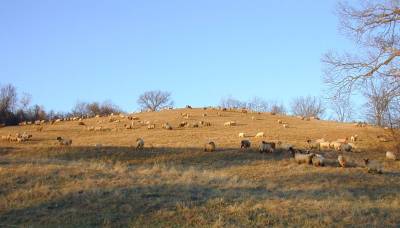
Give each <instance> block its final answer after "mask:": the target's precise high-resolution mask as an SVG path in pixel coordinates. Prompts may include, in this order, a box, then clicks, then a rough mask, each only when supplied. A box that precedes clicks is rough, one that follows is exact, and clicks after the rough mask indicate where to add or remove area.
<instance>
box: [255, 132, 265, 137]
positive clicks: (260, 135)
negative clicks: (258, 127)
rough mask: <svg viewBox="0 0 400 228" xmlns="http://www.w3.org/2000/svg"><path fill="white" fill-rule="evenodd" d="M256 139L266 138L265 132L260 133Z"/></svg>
mask: <svg viewBox="0 0 400 228" xmlns="http://www.w3.org/2000/svg"><path fill="white" fill-rule="evenodd" d="M255 137H256V138H264V137H265V134H264V132H258V133H257V134H256V136H255Z"/></svg>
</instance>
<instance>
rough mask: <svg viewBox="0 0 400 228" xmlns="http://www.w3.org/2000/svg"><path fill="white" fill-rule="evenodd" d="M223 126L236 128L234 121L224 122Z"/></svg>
mask: <svg viewBox="0 0 400 228" xmlns="http://www.w3.org/2000/svg"><path fill="white" fill-rule="evenodd" d="M224 126H236V122H235V121H229V122H225V123H224Z"/></svg>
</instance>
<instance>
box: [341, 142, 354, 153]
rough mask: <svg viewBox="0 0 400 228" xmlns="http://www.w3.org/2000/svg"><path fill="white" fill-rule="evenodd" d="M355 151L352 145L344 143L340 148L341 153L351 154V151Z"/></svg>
mask: <svg viewBox="0 0 400 228" xmlns="http://www.w3.org/2000/svg"><path fill="white" fill-rule="evenodd" d="M352 149H353V147H352V146H351V144H349V143H344V144H342V145H341V146H340V150H341V151H345V152H351V150H352Z"/></svg>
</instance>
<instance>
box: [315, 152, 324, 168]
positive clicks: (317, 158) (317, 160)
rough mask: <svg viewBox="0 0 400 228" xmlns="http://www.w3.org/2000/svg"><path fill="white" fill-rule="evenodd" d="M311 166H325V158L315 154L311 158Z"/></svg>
mask: <svg viewBox="0 0 400 228" xmlns="http://www.w3.org/2000/svg"><path fill="white" fill-rule="evenodd" d="M312 164H313V165H314V166H325V158H324V156H322V155H320V154H316V155H315V156H313V157H312Z"/></svg>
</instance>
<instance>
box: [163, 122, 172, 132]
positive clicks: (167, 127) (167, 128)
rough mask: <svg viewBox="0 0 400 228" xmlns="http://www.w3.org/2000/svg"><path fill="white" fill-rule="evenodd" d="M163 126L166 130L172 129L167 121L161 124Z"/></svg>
mask: <svg viewBox="0 0 400 228" xmlns="http://www.w3.org/2000/svg"><path fill="white" fill-rule="evenodd" d="M163 128H164V129H166V130H172V126H171V125H169V123H165V124H163Z"/></svg>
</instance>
